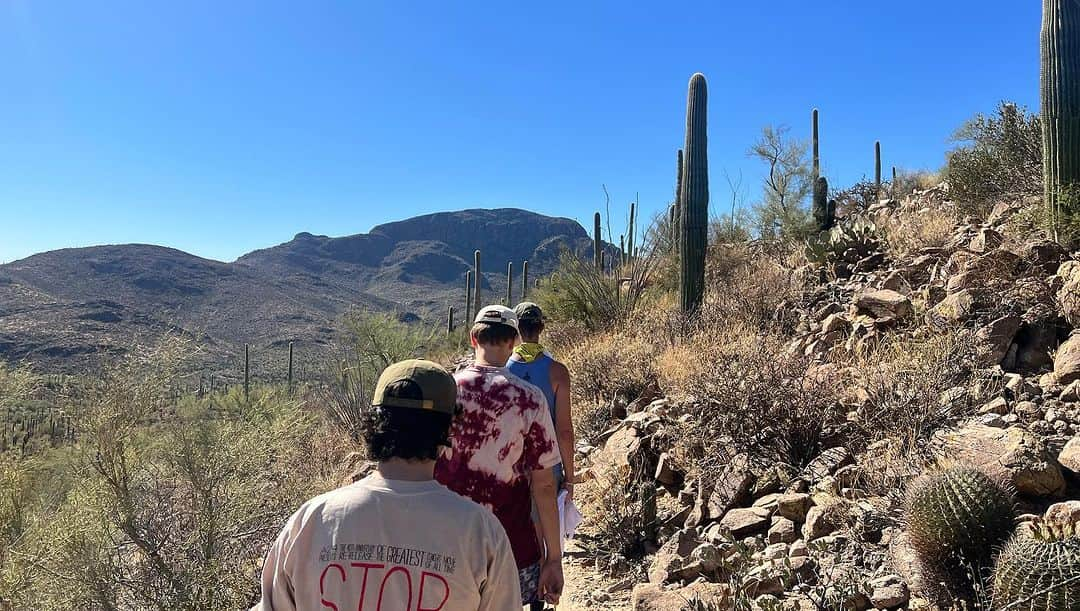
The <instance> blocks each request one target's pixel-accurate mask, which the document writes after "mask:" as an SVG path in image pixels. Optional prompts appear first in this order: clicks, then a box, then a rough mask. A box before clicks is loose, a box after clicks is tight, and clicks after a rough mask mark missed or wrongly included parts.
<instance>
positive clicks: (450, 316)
mask: <svg viewBox="0 0 1080 611" xmlns="http://www.w3.org/2000/svg"><path fill="white" fill-rule="evenodd" d="M446 334H447V335H453V334H454V306H448V307H447V308H446Z"/></svg>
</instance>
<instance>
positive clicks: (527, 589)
mask: <svg viewBox="0 0 1080 611" xmlns="http://www.w3.org/2000/svg"><path fill="white" fill-rule="evenodd" d="M518 582H519V583H520V584H521V604H522V605H527V604H529V603H532V602H536V601H537V591H538V590H539V589H540V563H539V562H538V563H536V564H534V565H532V566H527V567H525V568H523V569H521V570H520V571H518Z"/></svg>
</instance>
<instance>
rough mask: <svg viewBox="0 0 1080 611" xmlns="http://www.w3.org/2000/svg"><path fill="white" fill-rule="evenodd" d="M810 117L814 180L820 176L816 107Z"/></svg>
mask: <svg viewBox="0 0 1080 611" xmlns="http://www.w3.org/2000/svg"><path fill="white" fill-rule="evenodd" d="M811 117H812V118H811V124H812V126H811V129H810V131H811V133H812V135H811V140H813V148H814V156H813V160H814V162H813V163H814V180H815V181H816V180H817V179H818V177H819V176H821V149H820V147H819V140H818V109H816V108H815V109H814V112H813V113H811Z"/></svg>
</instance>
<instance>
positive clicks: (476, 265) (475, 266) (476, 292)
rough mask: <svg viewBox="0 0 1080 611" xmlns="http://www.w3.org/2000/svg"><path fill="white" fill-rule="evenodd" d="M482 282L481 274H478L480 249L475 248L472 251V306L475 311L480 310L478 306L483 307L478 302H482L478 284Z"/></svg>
mask: <svg viewBox="0 0 1080 611" xmlns="http://www.w3.org/2000/svg"><path fill="white" fill-rule="evenodd" d="M482 283H483V276H481V275H480V251H479V250H477V251H476V252H475V253H473V307H474V308H475V309H476V312H479V311H480V308H482V307H484V306H482V305H480V304H482V303H484V302H483V301H481V299H480V285H481V284H482Z"/></svg>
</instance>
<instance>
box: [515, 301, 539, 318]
mask: <svg viewBox="0 0 1080 611" xmlns="http://www.w3.org/2000/svg"><path fill="white" fill-rule="evenodd" d="M514 313H515V314H517V317H518V320H519V321H520V320H535V321H537V322H544V311H543V310H541V309H540V306H538V305H536V304H535V303H533V302H531V301H522V302H521V303H519V304H517V307H515V308H514Z"/></svg>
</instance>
